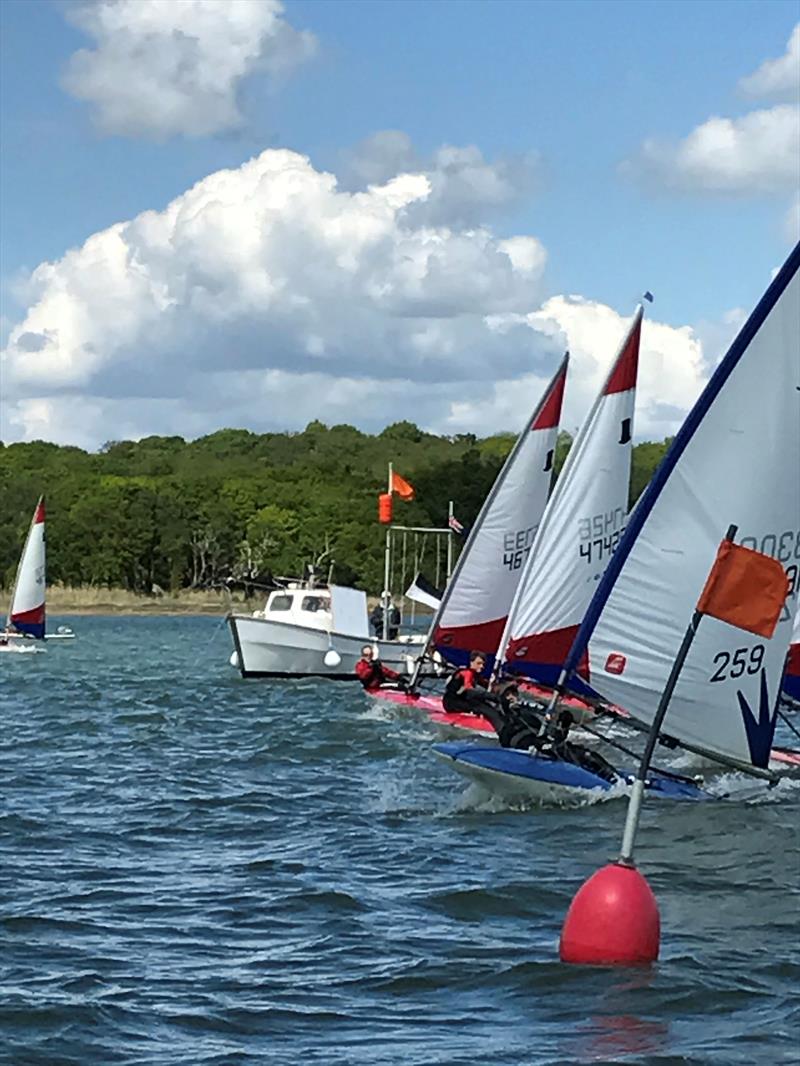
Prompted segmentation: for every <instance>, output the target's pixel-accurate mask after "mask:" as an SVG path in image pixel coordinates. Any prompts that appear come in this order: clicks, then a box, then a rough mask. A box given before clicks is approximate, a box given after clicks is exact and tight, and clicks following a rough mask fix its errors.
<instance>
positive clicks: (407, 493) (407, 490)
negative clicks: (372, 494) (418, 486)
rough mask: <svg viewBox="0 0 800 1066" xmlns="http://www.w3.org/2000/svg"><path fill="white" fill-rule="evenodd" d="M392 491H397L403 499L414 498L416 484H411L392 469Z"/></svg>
mask: <svg viewBox="0 0 800 1066" xmlns="http://www.w3.org/2000/svg"><path fill="white" fill-rule="evenodd" d="M392 492H396V493H397V495H398V496H399V497H400V499H401V500H413V499H414V486H413V485H410V484H409V483H408V482H407V481H406V479H405V478H404V477H400V475H399V474H395V472H394V470H393V471H392Z"/></svg>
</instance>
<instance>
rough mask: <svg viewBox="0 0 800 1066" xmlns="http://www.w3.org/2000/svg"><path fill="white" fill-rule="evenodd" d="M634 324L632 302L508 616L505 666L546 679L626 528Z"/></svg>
mask: <svg viewBox="0 0 800 1066" xmlns="http://www.w3.org/2000/svg"><path fill="white" fill-rule="evenodd" d="M641 326H642V308H641V306H639V307H637V309H636V313H635V314H634V317H633V321H632V323H631V325H630V327H629V329H628V332H627V334H626V335H625V338H624V340H623V341H622V344H621V346H620V348H619V351H618V352H617V356H616V358H615V360H614V362H613V364H612V367H611V370H610V372H609V374H608V377H607V378H606V381H605V383H604V385H603V388H602V390H601V392H600V394H599V395H598V397H597V399H596V400H595V402H594V405H593V407H592V409H591V411H590V412H589V414H588V416H587V417H586V420H585V422H584V423H583V425H582V426H581V429H580V431H579V432H578V435H577V437H576V438H575V441H574V443H573V445H572V448H571V449H570V452H569V455H568V456H567V461H566V463H565V464H564V469H563V470H562V471H561V475H560V476H559V479H558V481H557V482H556V487H555V489H554V490H553V494H552V496H551V497H550V502H549V503H548V505H547V510H546V511H545V513H544V516H543V518H542V521H541V524H540V526H539V533H538V536H537V537H536V540H535V541H534V544H533V548H532V549H531V553H530V555H529V557H528V561H527V564H526V567H525V571H524V573H523V575H522V579H521V580H520V584H519V589H518V592H517V598H516V600H515V602H514V605H513V607H512V610H511V612H510V615H509V620H508V625H507V629H506V633H505V635H504V639H503V645H502V646H503V649H504V653H505V659H506V667H507V668H508V669H511V670H512V671H513V672H515V673H524V674H526V675H528V676H530V677H534V678H536V679H537V680H538V681H542V682H545V683H548V684H555V683H556V681H557V680H558V677H559V674H560V673H561V669H562V666H563V664H564V660H565V659H566V657H567V653H568V652H569V649H570V647H571V646H572V642H573V640H574V639H575V636H576V634H577V632H578V626H579V625H580V622H581V619H582V618H583V616H584V613H585V611H586V608H587V607H588V605H589V601H590V600H591V598H592V594H593V593H594V590H595V588H596V585H597V582H598V581H599V580H600V577H601V575H602V573H603V571H604V570H605V568H606V566H607V565H608V560H609V559H610V558H611V554H612V552H613V551H614V549H615V548H616V546H617V543H618V542H619V539H620V536H621V535H622V531H623V529H624V528H625V520H626V516H627V513H628V493H629V487H630V470H631V451H632V447H633V445H632V443H631V438H632V432H633V409H634V402H635V398H636V376H637V371H638V365H639V342H640V336H641Z"/></svg>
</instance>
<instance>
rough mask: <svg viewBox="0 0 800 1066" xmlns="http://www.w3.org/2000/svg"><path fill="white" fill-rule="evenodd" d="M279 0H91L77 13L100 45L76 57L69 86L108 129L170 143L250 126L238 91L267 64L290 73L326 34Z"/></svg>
mask: <svg viewBox="0 0 800 1066" xmlns="http://www.w3.org/2000/svg"><path fill="white" fill-rule="evenodd" d="M282 14H283V5H282V4H281V3H280V2H279V0H89V2H81V3H78V4H76V5H75V6H73V7H72V8H69V9H68V18H69V19H70V21H71V22H73V23H74V24H75V25H76V26H78V27H79V28H80V29H82V30H84V31H85V32H86V33H87V34H88V35H89V36H91V37H93V38H94V39H95V42H96V48H94V49H92V50H89V49H81V50H80V51H78V52H76V53H75V54H74V55H73V56H71V58H70V60H69V63H68V65H67V68H66V70H65V72H64V76H63V79H62V84H63V86H64V88H65V89H66V91H67V92H69V93H71V94H72V95H73V96H75V97H77V98H78V99H80V100H85V101H87V102H88V103H89V104H91V105H92V106H93V117H94V120H95V122H96V124H97V126H98V127H99V128H100V129H101V130H102V131H103V132H104V133H115V134H122V135H123V136H128V137H152V138H155V139H157V140H163V139H165V138H168V137H173V136H176V135H178V134H183V135H185V136H187V137H204V136H208V135H209V134H214V133H219V132H221V131H224V130H230V129H234V128H236V127H238V126H240V125H241V123H242V116H241V113H240V111H239V106H238V102H237V92H238V89H239V87H240V85H241V83H242V81H243V80H244V79H245V78H247V77H248V76H249V75H252V74H254V73H256V72H259V71H264V72H267V73H269V74H271V75H273V76H283V75H285V74H287V73H288V72H289V71H290V70H291V69H292V68H293V67H295V66H296V65H297V64H298V63H300V62H302V61H303V60H305V59H306V58H308V57H309V56H310V55H311V54H313V52H314V51H315V48H316V39H315V38H314V36H313V34H311V33H308V32H307V31H300V32H299V31H297V30H295V29H293V28H292V27H291V26H290V25H289V24H288V23H287V22H286V21H285V19H284V18H283V17H282Z"/></svg>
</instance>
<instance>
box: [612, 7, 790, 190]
mask: <svg viewBox="0 0 800 1066" xmlns="http://www.w3.org/2000/svg"><path fill="white" fill-rule="evenodd" d="M739 88H740V90H741V91H742V92H743V93H744V94H745V95H747V96H750V97H773V98H778V99H781V100H788V101H790V103H783V104H779V105H777V106H775V107H771V108H765V109H762V110H758V111H751V112H750V113H748V114H746V115H743V116H741V117H739V118H725V117H721V116H718V115H715V116H712V117H711V118H709V119H708V120H707V121H706V122H703V123H702V124H701V125H699V126H697V127H695V129H693V130H692V131H691V133H689V134H688V136H687V137H685V138H683V140H679V141H668V140H663V139H660V138H657V137H651V138H648V139H647V140H646V141H645V142H644V143H643V144H642V146H641V148H640V150H639V152H638V153H637V154H636V155H635V156H634V157H633V158H631V159H629V160H626V161H625V162H624V163H622V165H621V168H620V169H621V171H622V173H623V174H627V175H628V176H630V177H633V178H638V179H641V180H643V181H645V182H647V183H649V184H655V185H660V186H661V187H663V188H667V189H672V190H676V191H682V192H700V193H711V194H720V193H722V194H734V195H749V194H764V193H773V192H782V191H784V190H789V191H791V192H794V191H795V190H796V189H797V187H798V184H799V183H800V106H799V105H800V24H798V25H797V26H796V27H795V28H794V30H793V32H792V35H791V37H790V38H789V43H788V45H787V48H786V53H785V54H784V55H783V56H781V57H780V58H779V59H769V60H767V61H766V62H765V63H763V64H762V65H761V66H760V67H759V68H758V70H757V71H756V72H755V73H754V74H751V75H749V76H748V77H746V78H743V79H742V80H741V81H740V82H739Z"/></svg>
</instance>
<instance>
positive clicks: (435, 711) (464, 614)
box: [370, 354, 569, 735]
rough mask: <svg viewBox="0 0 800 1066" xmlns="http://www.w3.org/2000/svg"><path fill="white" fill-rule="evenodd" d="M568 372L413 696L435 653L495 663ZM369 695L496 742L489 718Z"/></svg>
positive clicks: (542, 492) (407, 696) (556, 380)
mask: <svg viewBox="0 0 800 1066" xmlns="http://www.w3.org/2000/svg"><path fill="white" fill-rule="evenodd" d="M568 365H569V354H566V355H565V356H564V358H563V360H562V362H561V364H560V366H559V368H558V370H557V371H556V373H555V374H554V375H553V377H552V379H551V381H550V382H549V384H548V386H547V388H546V390H545V392H544V395H543V396H542V397H541V399H540V401H539V403H538V405H537V406H536V408H535V409H534V411H533V413H532V415H531V417H530V418H529V419H528V421H527V422H526V424H525V427H524V429H523V430H522V432H521V433H520V435H519V437H518V438H517V441H516V443H515V444H514V447H513V448H512V450H511V452H510V453H509V455H508V458H507V459H506V461H505V463H504V464H503V467H502V469H501V470H500V473H499V474H498V475H497V478H496V479H495V482H494V484H493V486H492V488H491V491H490V492H489V494H488V496H487V497H486V499H485V501H484V503H483V506H482V508H481V510H480V513H479V515H478V517H477V519H476V521H475V523H474V525H473V526H472V529H471V530H470V533H469V536H468V538H467V542H466V544H465V545H464V549H463V551H462V552H461V555H460V556H459V559H458V562H457V564H456V566H455V569H454V571H453V575H452V577H451V579H450V581H449V582H448V584H447V588H446V589H445V592H444V594H443V596H442V598H441V600H440V602H439V604H438V607H437V609H436V613H435V614H434V617H433V621H432V623H431V626H430V629H429V631H428V637H427V640H426V642H425V647H424V651H423V653H422V656H421V657H420V659H419V660H418V661H417V665H416V668H415V672H414V677H413V680H412V683H411V689H412V690H413V689H415V687H416V683H417V681H418V679H419V675H420V669H421V665H422V663H423V661H424V660H426V659H428V658H430V656H431V655H432V654H434V653H438V654H439V655H440V656H441V658H443V659H445V660H447V661H448V662H450V663H452V664H453V665H455V666H465V665H466V664H467V662H468V660H469V654H470V652H471V651H481V652H483V653H484V654H485V655H486V657H487V659H488V661H489V662H493V660H494V654H495V652H496V651H497V646H498V644H499V642H500V638H501V636H502V633H503V629H504V627H505V624H506V618H507V616H508V610H509V607H510V606H511V603H512V601H513V599H514V595H515V593H516V590H517V584H518V582H519V579H520V576H521V574H522V572H523V567H524V564H525V559H526V558H527V555H528V552H529V551H530V548H531V544H532V543H533V539H534V537H535V536H536V531H537V529H538V527H539V522H540V520H541V517H542V514H543V513H544V509H545V506H546V504H547V498H548V495H549V492H550V486H551V484H552V480H553V460H554V456H555V447H556V440H557V437H558V425H559V421H560V418H561V404H562V400H563V397H564V385H565V382H566V377H567V368H568ZM370 695H372V696H374V697H375V698H377V699H381V700H387V701H389V702H392V703H402V704H404V705H406V706H416V707H419V708H420V709H422V710H425V711H427V712H428V713H429V714H430V716H431V717H432V719H433V720H434V721H436V722H437V723H438V724H440V725H444V726H452V727H453V728H454V729H459V728H462V727H464V723H465V722H468V723H469V725H470V726H472V727H473V728H477V729H478V730H479V731H480V732H488V733H490V734H492V735H494V730H493V729H492V726H491V724H490V723H489V722H488V721H487V720H486V719H484V718H479V717H476V716H475V715H448V713H447V712H446V711H444V710H443V709H442V702H441V697H440V696H433V695H427V694H425V695H422V694H420V695H414V694H413V692H409V693H404V692H397V691H393V690H391V689H383V690H382V689H378V690H376V691H375V692H372V693H370ZM462 719H463V720H464V721H463V722H462V721H461V720H462Z"/></svg>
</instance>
